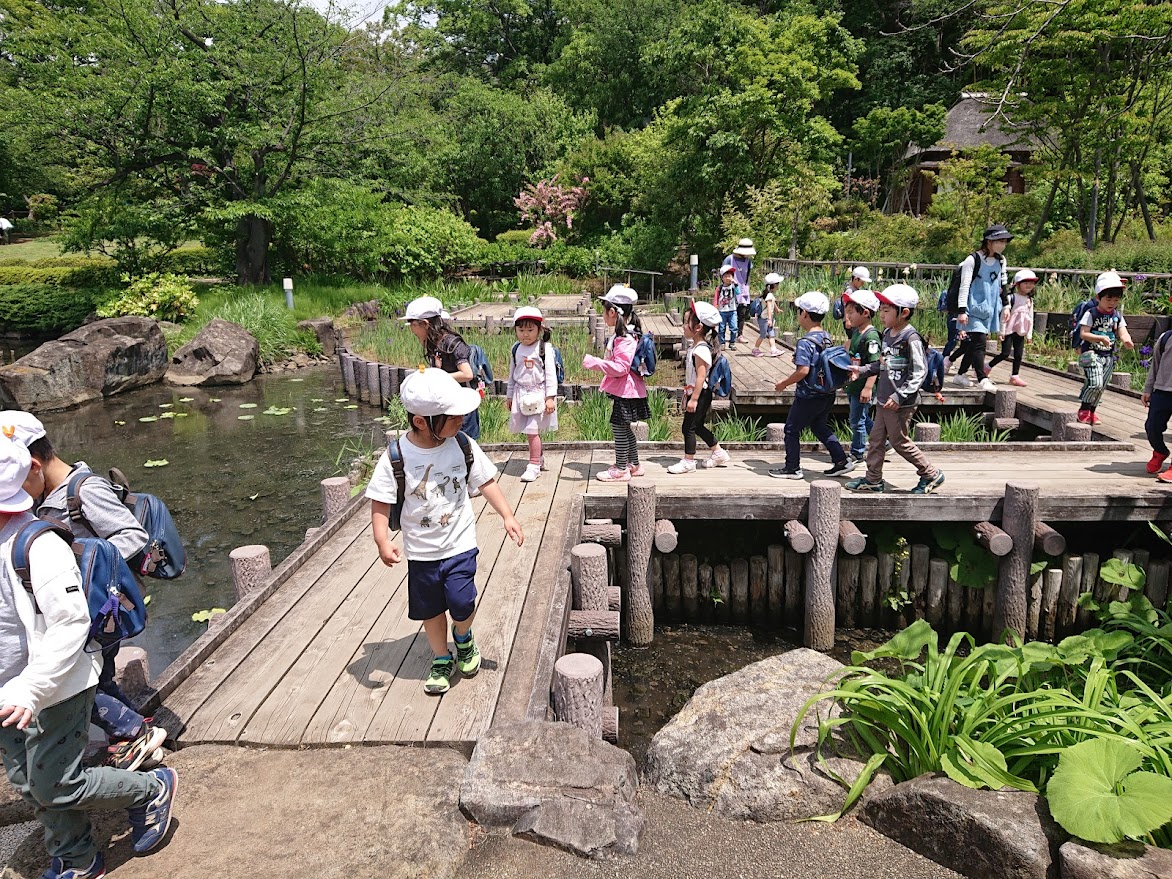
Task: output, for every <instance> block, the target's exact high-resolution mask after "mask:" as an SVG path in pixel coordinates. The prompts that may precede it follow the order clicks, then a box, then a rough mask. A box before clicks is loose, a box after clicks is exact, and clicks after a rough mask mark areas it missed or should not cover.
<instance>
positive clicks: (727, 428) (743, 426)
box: [712, 415, 765, 443]
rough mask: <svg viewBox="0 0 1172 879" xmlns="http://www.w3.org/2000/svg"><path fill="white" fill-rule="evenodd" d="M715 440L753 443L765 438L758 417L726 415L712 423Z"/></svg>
mask: <svg viewBox="0 0 1172 879" xmlns="http://www.w3.org/2000/svg"><path fill="white" fill-rule="evenodd" d="M712 432H713V433H714V434H715V435H716V440H717V442H722V443H755V442H763V441H764V440H765V428H764V426H762V424H761V419H760V418H750V417H748V416H747V415H728V416H725V417H724V418H720V419H717V420H716V421H714V422H713V423H712Z"/></svg>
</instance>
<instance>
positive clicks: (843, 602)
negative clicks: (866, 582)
mask: <svg viewBox="0 0 1172 879" xmlns="http://www.w3.org/2000/svg"><path fill="white" fill-rule="evenodd" d="M860 565H861V561H860V559H858V558H855V557H854V556H849V555H848V556H843V557H842V558H840V559H839V560H838V602H837V603H836V605H835V614H836V616H837V619H838V620H839V622H841V623H842V626H843V628H844V629H853V628H854V627H855V604H856V603H857V602H858V600H859V567H860Z"/></svg>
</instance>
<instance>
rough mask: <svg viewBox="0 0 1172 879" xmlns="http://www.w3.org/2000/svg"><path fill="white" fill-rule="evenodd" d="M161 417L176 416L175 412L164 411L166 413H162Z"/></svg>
mask: <svg viewBox="0 0 1172 879" xmlns="http://www.w3.org/2000/svg"><path fill="white" fill-rule="evenodd" d="M159 417H160V418H174V417H175V413H174V412H164V413H163V414H162V415H160V416H159Z"/></svg>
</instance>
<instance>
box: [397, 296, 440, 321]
mask: <svg viewBox="0 0 1172 879" xmlns="http://www.w3.org/2000/svg"><path fill="white" fill-rule="evenodd" d="M433 317H443V318H445V319H447V317H448V313H447V312H446V311H444V304H443V303H442V302H440V301H439V300H438V299H436V298H435V297H434V296H420V297H419V298H418V299H412V300H411V301H410V302H408V303H407V312H406V313H405V314H404V315H403V316H402V317H401V318H399V319H400V320H404V321H412V320H430V319H431V318H433Z"/></svg>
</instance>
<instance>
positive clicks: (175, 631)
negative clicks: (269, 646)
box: [41, 366, 383, 675]
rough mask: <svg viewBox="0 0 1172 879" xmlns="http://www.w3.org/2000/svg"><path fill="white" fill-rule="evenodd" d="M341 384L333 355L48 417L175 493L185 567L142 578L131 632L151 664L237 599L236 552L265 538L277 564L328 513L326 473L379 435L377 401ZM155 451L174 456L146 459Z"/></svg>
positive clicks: (103, 462) (100, 463)
mask: <svg viewBox="0 0 1172 879" xmlns="http://www.w3.org/2000/svg"><path fill="white" fill-rule="evenodd" d="M340 385H341V381H340V377H339V375H338V370H337V369H336V368H335V367H333V366H328V367H321V368H313V369H303V370H300V371H298V372H295V373H280V374H277V375H272V376H261V377H258V378H257V379H256V380H254V381H252V382H250V383H249V384H246V385H243V386H233V387H216V388H206V389H195V388H175V387H171V386H169V385H165V384H159V385H154V386H152V387H149V388H143V389H140V390H137V391H132V392H129V393H126V394H122V395H119V396H115V397H110V398H108V399H106V400H105V401H104V402H102V403H93V404H90V405H87V406H83V407H81V408H79V409H72V410H69V411H68V412H57V413H46V414H45V415H43V416H42V417H41V420H42V421H43V422H44V424H45V429H46V430H47V431H48V434H49V438H50V439H51V440H52V441H53V443H54V444H55V445H56V446H57V448H58V453H59V454H60V455H61V457H62V458H63V459H65V460H66V461H70V462H72V461H77V460H84V461H85V462H86V463H88V464H89V465H90V466H91V467H92V468H93V469H94V471H95V472H98V473H102V474H104V473H105V472H106V471H107V470H108V469H109V468H111V467H118V468H119V469H121V470H122V471H123V472H124V473H125V474H126V475H127V476H128V477H129V479H130V484H131V486H132V487H133V488H135V489H137V490H142V491H149V492H151V493H153V494H157V495H158V496H159V497H161V498H163V499H164V500H165V501H166V502H167V505H168V506H169V507H170V509H171V513H172V515H173V516H174V517H175V521H176V523H177V524H178V526H179V530H180V533H181V534H182V535H183V538H184V542H185V543H186V545H187V571H186V573H185V574H184V575H183V576H182V577H181V578H179V579H177V580H171V581H165V580H153V579H148V580H147V581H146V585H147V587H148V591H149V593H150V595H151V603H150V605H149V611H150V621H149V623H148V624H147V628H146V631H145V632H143V634H141V635H140V636H138V637H137V638H136V639H135V640H134V643H135V644H136V645H137V646H140V647H143V648H144V649H146V650H147V652H148V653H149V654H150V663H151V670H152V674H154V675H157V674H159V672H161V671H162V670H163V669H164V668H166V667H167V665H169V664H170V663H171V661H172V660H173V659H175V657H177V656H178V655H179V654H180V653H182V652H183V650H184V649H185V648H186V647H187V646H188V645H189V644H191V642H192V641H194V640H195V639H196V638H197V637H198V636H199V635H200V634H201V633H202V632H203V631H204V630H205V629H206V624H205V623H196V622H194V621H192V619H191V615H192V614H193V613H195V612H196V611H200V610H204V609H207V608H212V607H223V608H228V607H231V606H232V604H233V603H234V602H235V600H236V598H235V591H234V589H233V586H232V572H231V566H230V562H229V559H228V553H229V552H231V551H232V550H233V549H234V548H236V547H237V546H242V545H244V544H249V543H263V544H265V545H266V546H268V547H269V550H270V553H271V555H272V562H273V566H274V567H276V566H277V565H278V564H279V563H280V562H281V560H282V559H284V558H285V557H286V556H287V555H288V554H289V553H290V552H291V551H292V550H293V549H295V548H296V547H297V546H298V545H299V544H300V543H301V542H302V540H303V539H304V536H305V529H306V528H310V527H314V526H316V525H319V524H321V523H320V519H321V496H320V490H319V488H318V483H319V482H320V480H322V479H324V478H325V477H327V476H334V475H339V474H342V473H344V471H345V469H346V468H347V466H348V463H349V461H350V460H351V459H352V458H353V457H354V453H353V452H351V451H349V450H350V449H354V448H357V447H358V446H363V447H365V448H372V447H374V445H375V444H376V442H377V443H379V444H381V442H382V438H383V427H382V425H381V424H378V423H376V422H375V421H374V419H375V418H377V417H378V416H379V411H378V409H377V408H376V407H373V406H366V405H356V404H355V402H353V401H350V400H348V399H344V396H345V395H344V394H343V393H342V389H341V386H340ZM245 407H247V408H245ZM270 407H273V408H272V409H270ZM283 409H288V410H289V411H288V412H287V413H286V414H282V415H276V414H264V413H265V412H266V410H270V411H274V412H276V411H280V410H283ZM143 418H154V419H157V420H153V421H141V420H140V419H143ZM344 447H345V448H347V453H346V454H343V455H341V461H339V453H340V452H341V451H342V450H343V448H344ZM159 460H165V461H167V462H168V463H167V464H166V465H165V466H155V467H147V466H145V464H146V462H148V461H159Z"/></svg>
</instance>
